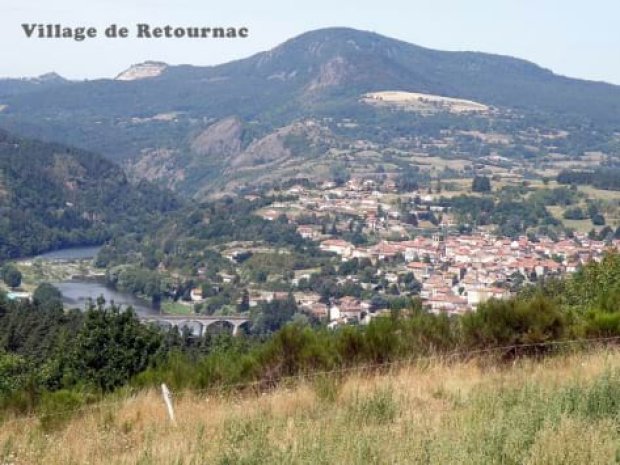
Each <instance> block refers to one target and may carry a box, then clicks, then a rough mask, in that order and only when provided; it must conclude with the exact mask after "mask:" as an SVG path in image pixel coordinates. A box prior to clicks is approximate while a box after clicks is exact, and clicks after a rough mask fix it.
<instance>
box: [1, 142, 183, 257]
mask: <svg viewBox="0 0 620 465" xmlns="http://www.w3.org/2000/svg"><path fill="white" fill-rule="evenodd" d="M178 207H179V202H178V201H177V200H176V199H175V198H174V197H173V196H172V195H171V194H169V193H167V192H165V191H162V190H160V189H158V188H156V187H154V186H152V185H150V184H149V183H146V182H143V183H140V184H138V185H133V184H131V183H129V181H128V180H127V178H126V177H125V175H124V173H123V172H122V170H121V169H120V168H119V167H118V166H116V165H114V164H113V163H111V162H110V161H108V160H106V159H105V158H103V157H101V156H98V155H95V154H93V153H89V152H85V151H81V150H76V149H71V148H68V147H65V146H62V145H58V144H50V143H45V142H40V141H36V140H29V139H23V138H18V137H15V136H13V135H10V134H9V133H7V132H4V131H0V259H2V258H14V257H19V256H27V255H32V254H36V253H39V252H44V251H47V250H52V249H56V248H59V247H67V246H77V245H87V244H99V243H101V242H103V241H104V240H106V239H107V238H109V237H110V236H111V235H112V234H114V233H121V232H122V233H130V232H140V231H142V230H145V229H146V228H147V227H148V225H149V224H152V222H153V221H155V220H157V219H158V217H159V216H160V215H163V214H165V213H166V212H168V211H172V210H175V209H177V208H178Z"/></svg>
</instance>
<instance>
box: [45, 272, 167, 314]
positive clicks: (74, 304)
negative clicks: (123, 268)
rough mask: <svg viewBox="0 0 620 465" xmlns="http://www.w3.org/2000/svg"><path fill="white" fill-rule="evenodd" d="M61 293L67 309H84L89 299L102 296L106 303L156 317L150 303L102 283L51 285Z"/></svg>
mask: <svg viewBox="0 0 620 465" xmlns="http://www.w3.org/2000/svg"><path fill="white" fill-rule="evenodd" d="M53 285H54V287H56V288H57V289H58V290H59V291H60V292H62V298H63V302H64V304H65V307H67V308H79V309H82V310H83V309H84V308H85V307H86V306H87V305H88V301H89V299H92V300H93V301H96V300H97V298H98V297H100V296H103V298H104V299H105V300H106V302H107V303H110V302H114V303H115V304H116V305H121V306H122V307H128V306H132V307H133V309H134V310H135V311H136V313H138V314H140V315H145V316H148V315H157V314H159V310H157V309H156V308H155V307H154V306H153V305H151V303H150V302H148V301H146V300H143V299H140V298H138V297H136V296H134V295H133V294H129V293H126V292H118V291H116V290H114V289H112V288H110V287H108V286H106V285H105V283H104V282H102V281H95V280H80V279H72V280H69V281H64V282H61V283H53Z"/></svg>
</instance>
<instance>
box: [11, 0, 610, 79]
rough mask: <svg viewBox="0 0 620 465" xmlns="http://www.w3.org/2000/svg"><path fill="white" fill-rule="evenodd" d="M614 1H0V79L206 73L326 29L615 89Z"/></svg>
mask: <svg viewBox="0 0 620 465" xmlns="http://www.w3.org/2000/svg"><path fill="white" fill-rule="evenodd" d="M619 18H620V2H619V1H618V0H589V1H583V0H467V1H466V0H372V1H370V0H357V1H352V0H340V1H339V0H311V1H301V2H300V1H295V0H254V1H240V0H221V1H219V2H217V1H214V0H211V1H208V0H148V1H147V0H97V1H95V0H54V1H40V0H37V1H34V0H0V76H3V77H25V76H37V75H40V74H43V73H47V72H51V71H55V72H57V73H59V74H61V75H62V76H64V77H67V78H70V79H93V78H102V77H104V78H109V77H114V76H115V75H116V74H118V73H119V72H121V71H122V70H124V69H126V68H127V67H129V66H130V65H131V64H134V63H140V62H143V61H146V60H156V61H164V62H166V63H169V64H193V65H213V64H218V63H224V62H227V61H230V60H233V59H238V58H244V57H246V56H249V55H251V54H253V53H256V52H260V51H263V50H268V49H270V48H272V47H274V46H276V45H278V44H279V43H281V42H283V41H285V40H287V39H289V38H291V37H293V36H296V35H298V34H301V33H303V32H306V31H309V30H313V29H318V28H323V27H331V26H346V27H353V28H356V29H362V30H369V31H373V32H377V33H379V34H383V35H386V36H389V37H393V38H397V39H400V40H404V41H407V42H411V43H414V44H417V45H421V46H425V47H429V48H435V49H441V50H473V51H481V52H489V53H498V54H502V55H511V56H515V57H519V58H524V59H527V60H529V61H532V62H535V63H537V64H539V65H541V66H543V67H545V68H549V69H551V70H553V71H554V72H556V73H558V74H562V75H566V76H570V77H576V78H582V79H590V80H597V81H606V82H611V83H614V84H620V28H618V21H619ZM24 23H28V24H33V23H43V24H62V25H64V26H72V27H77V26H94V27H96V28H97V29H98V31H99V34H100V35H101V34H102V31H103V30H104V29H105V28H106V27H107V26H108V25H110V24H113V23H116V24H119V25H125V26H127V27H129V28H130V31H131V33H132V34H133V32H134V30H135V25H136V24H137V23H148V24H151V25H152V26H165V25H171V26H175V27H188V26H204V27H217V26H222V27H247V28H249V37H248V38H246V39H226V40H222V39H157V40H156V39H150V40H146V39H136V38H127V39H107V38H104V37H97V38H94V39H86V40H85V41H82V42H75V41H73V40H68V39H36V38H30V39H29V38H27V37H26V35H25V34H24V31H23V29H22V24H24Z"/></svg>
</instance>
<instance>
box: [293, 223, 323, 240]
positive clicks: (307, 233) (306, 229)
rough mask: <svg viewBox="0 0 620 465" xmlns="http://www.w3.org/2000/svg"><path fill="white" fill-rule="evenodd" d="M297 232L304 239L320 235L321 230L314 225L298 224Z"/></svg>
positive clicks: (315, 237) (316, 237)
mask: <svg viewBox="0 0 620 465" xmlns="http://www.w3.org/2000/svg"><path fill="white" fill-rule="evenodd" d="M297 233H298V234H299V235H300V236H301V237H303V238H304V239H318V238H319V237H320V236H321V232H320V231H319V229H318V228H317V227H315V226H307V225H301V226H298V227H297Z"/></svg>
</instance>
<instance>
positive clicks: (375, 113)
mask: <svg viewBox="0 0 620 465" xmlns="http://www.w3.org/2000/svg"><path fill="white" fill-rule="evenodd" d="M0 88H1V87H0ZM386 91H398V92H406V93H415V94H422V95H429V96H431V97H432V99H435V100H436V101H438V100H437V99H444V101H445V99H449V98H456V99H460V100H464V101H471V102H475V104H476V105H480V106H487V107H489V108H493V109H499V110H500V111H501V112H502V114H503V115H518V116H519V117H520V118H521V119H523V118H537V119H538V120H537V121H540V120H541V118H542V119H543V120H544V121H545V122H550V127H560V126H562V125H564V126H566V125H567V124H569V123H570V124H574V125H575V126H576V127H577V126H578V127H582V128H583V127H587V126H588V125H596V126H597V128H599V129H600V128H606V130H609V132H610V133H612V132H613V130H615V129H617V127H618V125H619V124H620V86H614V85H611V84H606V83H601V82H589V81H583V80H578V79H571V78H567V77H563V76H558V75H556V74H554V73H553V72H551V71H549V70H547V69H544V68H541V67H539V66H537V65H535V64H533V63H530V62H527V61H524V60H520V59H515V58H511V57H506V56H498V55H490V54H485V53H476V52H445V51H438V50H431V49H427V48H423V47H419V46H416V45H412V44H408V43H406V42H402V41H399V40H394V39H391V38H387V37H384V36H381V35H379V34H375V33H371V32H365V31H358V30H354V29H347V28H330V29H322V30H317V31H312V32H308V33H305V34H302V35H300V36H298V37H296V38H293V39H291V40H289V41H287V42H285V43H283V44H281V45H280V46H278V47H276V48H274V49H272V50H270V51H266V52H262V53H258V54H256V55H253V56H251V57H249V58H246V59H242V60H237V61H233V62H230V63H226V64H222V65H218V66H207V67H199V66H188V65H182V66H168V65H166V64H164V63H159V62H145V63H142V64H139V65H135V66H133V67H131V68H130V69H129V70H127V71H125V72H123V73H121V74H120V75H119V76H117V78H116V79H115V80H109V79H101V80H94V81H88V82H71V83H67V84H63V85H60V86H55V87H53V88H45V87H40V88H32V89H31V90H30V91H23V92H22V91H20V92H13V93H8V94H5V95H3V94H2V93H1V92H0V108H2V110H1V111H0V125H1V126H4V127H6V128H8V129H10V130H13V131H18V132H20V133H22V134H25V135H28V136H35V137H39V138H44V139H48V140H58V141H61V142H65V143H70V144H73V145H76V146H79V147H83V148H86V149H90V150H97V151H100V152H101V153H103V154H104V155H106V156H107V157H109V158H111V159H112V160H115V161H119V162H121V163H123V164H124V166H125V167H126V168H127V169H128V170H129V171H130V172H131V173H132V176H136V177H147V178H152V179H158V180H162V181H164V182H166V183H167V184H168V185H169V186H170V187H174V188H177V189H179V190H180V191H181V192H184V193H187V194H189V195H195V194H196V193H197V192H201V191H203V190H204V189H205V188H206V189H207V190H208V189H209V188H210V186H212V185H213V184H212V183H213V181H214V180H218V179H219V180H221V179H223V178H222V175H224V174H226V173H229V174H230V173H232V170H233V169H236V168H237V167H239V164H238V163H237V164H230V163H229V161H230V160H239V159H241V160H246V161H248V160H252V161H251V162H250V165H252V166H259V165H266V164H265V163H263V162H262V161H263V160H266V161H267V163H273V162H276V161H278V160H284V159H287V160H290V159H291V153H287V150H289V148H288V147H286V140H285V139H287V140H289V141H290V140H291V136H289V134H290V133H291V128H292V127H297V129H296V130H295V131H293V133H294V134H293V137H292V138H293V139H294V138H297V146H298V147H297V148H298V149H301V148H303V147H302V145H303V144H301V143H300V139H302V140H303V139H313V138H315V135H316V134H315V135H312V134H310V135H309V134H306V130H305V129H304V130H300V129H299V123H300V122H302V124H305V123H303V122H304V121H305V122H307V121H312V122H313V123H315V124H319V125H321V124H322V125H323V129H321V131H323V132H324V133H326V134H327V138H328V140H332V141H333V140H334V138H335V139H338V140H339V142H338V144H339V145H340V146H342V147H348V146H350V145H351V140H349V139H346V138H345V139H342V138H341V137H339V136H338V135H336V134H334V132H338V131H335V130H334V128H333V127H326V126H329V125H325V124H323V123H325V121H329V120H333V119H340V120H342V121H343V122H344V123H345V124H349V123H351V122H352V123H353V124H359V125H361V126H360V127H364V126H368V127H367V129H369V131H367V133H369V134H374V133H380V132H382V130H383V129H385V128H388V129H389V130H392V128H393V127H394V125H397V124H399V122H401V121H413V119H415V118H417V115H412V114H410V112H405V114H402V115H400V116H399V117H398V118H395V119H394V118H393V119H390V116H389V115H388V116H386V114H387V113H389V112H386V111H384V110H385V109H382V108H378V107H377V106H376V105H368V104H367V102H366V98H365V97H364V96H365V95H367V94H369V93H377V92H379V93H381V92H386ZM326 118H327V120H326ZM345 119H347V120H350V121H348V122H347V121H344V120H345ZM513 119H515V120H516V118H513ZM231 121H236V123H235V124H236V126H237V127H236V129H234V130H233V129H231V130H230V132H229V133H228V134H227V135H226V134H225V135H224V136H226V137H229V139H226V140H222V139H221V137H223V136H222V134H221V132H222V128H223V126H222V125H224V126H226V125H227V124H230V122H231ZM527 121H529V119H528V120H527ZM513 122H514V121H513ZM216 123H217V124H218V125H219V126H216V127H215V128H214V129H213V130H211V133H218V134H220V135H215V136H214V135H213V134H206V135H205V131H209V127H210V126H211V125H213V124H216ZM369 123H373V124H374V126H369ZM480 124H481V123H476V124H473V125H471V126H475V127H478V126H480ZM519 124H521V125H523V123H519ZM426 126H428V124H426ZM517 126H518V125H517V124H516V123H515V124H513V129H511V131H512V130H515V131H516V130H517V129H516V128H517ZM418 129H419V126H416V127H410V128H408V129H407V131H414V132H415V131H417V130H418ZM224 132H225V131H224ZM315 132H316V131H315ZM211 136H214V137H215V141H216V142H213V141H210V140H211V139H210V138H211ZM354 136H355V137H354V138H353V140H357V139H359V137H358V136H359V134H356V135H354ZM218 137H219V138H220V139H219V142H217V140H218ZM265 138H267V139H266V140H265ZM581 139H583V137H581ZM205 140H206V143H205ZM261 141H262V142H261ZM323 142H325V141H323ZM370 142H371V143H377V141H376V140H371V141H370ZM213 144H215V145H213ZM218 144H219V145H218ZM252 144H254V146H253V148H252V150H250V152H251V153H250V154H248V153H246V150H247V149H248V147H250V146H251V145H252ZM256 144H258V147H259V148H260V147H262V148H261V149H260V150H258V152H257V151H256V146H257V145H256ZM323 145H325V144H323ZM196 147H202V148H199V149H198V151H196ZM205 147H211V148H214V147H215V148H214V150H206V149H205ZM272 150H274V151H275V152H276V153H275V155H274V154H273V153H271V151H272ZM289 152H290V150H289ZM301 152H303V150H302V151H301ZM278 154H279V155H278ZM300 156H301V157H302V158H303V159H304V160H305V155H304V154H303V153H301V154H300ZM264 168H265V169H267V168H268V165H266V166H264ZM227 180H230V179H229V178H227ZM217 187H218V188H220V187H221V185H218V186H217Z"/></svg>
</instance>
